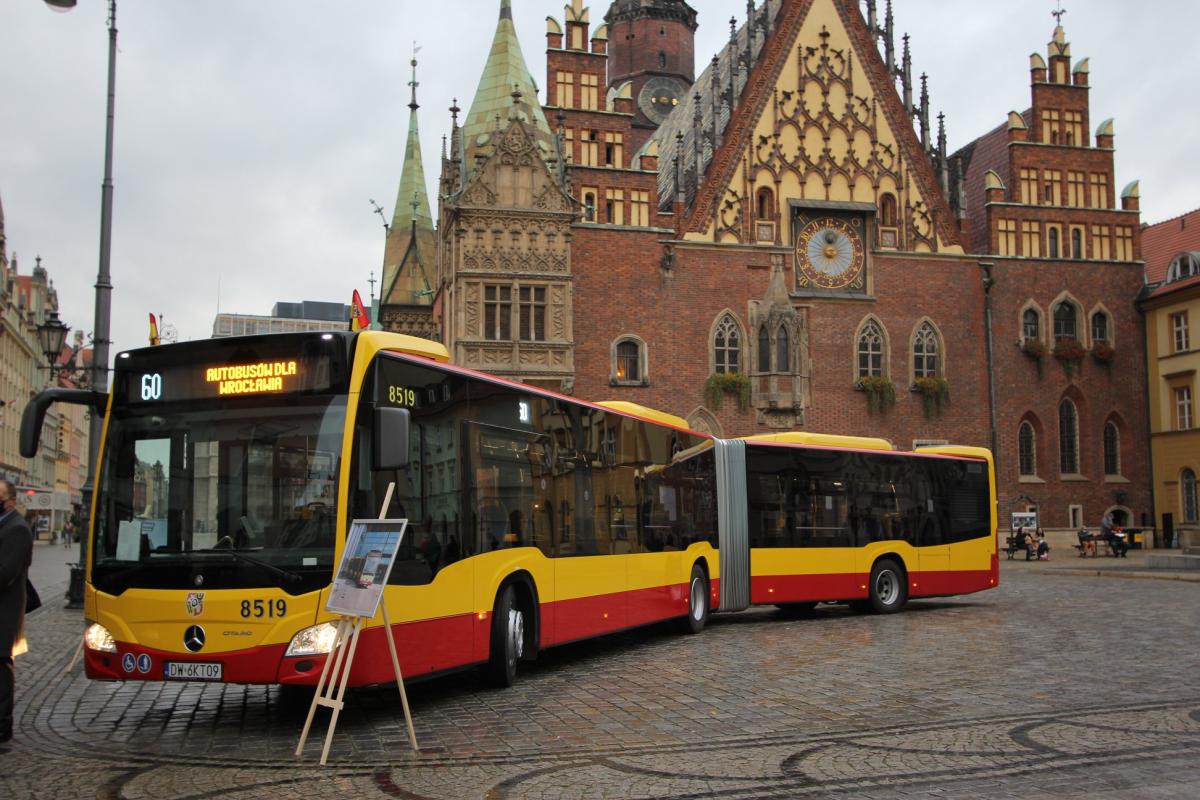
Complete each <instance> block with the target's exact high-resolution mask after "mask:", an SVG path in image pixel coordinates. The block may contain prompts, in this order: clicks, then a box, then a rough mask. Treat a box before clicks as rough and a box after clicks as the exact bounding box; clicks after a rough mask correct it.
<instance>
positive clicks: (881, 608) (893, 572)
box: [870, 558, 908, 614]
mask: <svg viewBox="0 0 1200 800" xmlns="http://www.w3.org/2000/svg"><path fill="white" fill-rule="evenodd" d="M907 600H908V581H907V580H906V579H905V576H904V572H903V570H901V569H900V566H899V565H898V564H897V563H896V562H895V561H892V560H891V559H890V558H885V559H881V560H880V561H878V562H876V564H875V566H874V567H873V568H872V569H871V586H870V602H871V609H872V610H873V611H874V612H875V613H876V614H894V613H896V612H897V611H899V610H900V609H901V608H903V607H904V603H905V601H907Z"/></svg>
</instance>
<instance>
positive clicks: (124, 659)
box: [121, 653, 137, 672]
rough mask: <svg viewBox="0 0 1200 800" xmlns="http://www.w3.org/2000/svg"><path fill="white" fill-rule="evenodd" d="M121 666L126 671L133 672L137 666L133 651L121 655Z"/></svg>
mask: <svg viewBox="0 0 1200 800" xmlns="http://www.w3.org/2000/svg"><path fill="white" fill-rule="evenodd" d="M121 667H122V668H124V670H125V671H126V672H133V671H134V670H135V669H136V668H137V658H135V657H134V655H133V653H126V654H125V655H123V656H121Z"/></svg>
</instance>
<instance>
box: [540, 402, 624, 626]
mask: <svg viewBox="0 0 1200 800" xmlns="http://www.w3.org/2000/svg"><path fill="white" fill-rule="evenodd" d="M554 405H556V406H557V410H556V411H555V412H553V413H552V415H551V417H550V418H551V419H552V420H553V422H551V424H550V425H549V426H548V428H549V430H548V434H549V436H550V437H551V439H552V442H551V443H550V448H551V451H552V452H551V456H550V458H551V461H552V463H553V467H552V468H551V470H550V474H551V479H552V481H553V485H554V493H553V499H552V500H551V503H552V504H553V507H554V509H555V511H556V513H555V514H554V530H555V537H556V540H555V545H556V547H555V558H554V587H555V591H556V595H557V599H558V602H557V603H556V609H555V612H556V613H555V634H554V635H555V641H558V642H566V641H571V640H573V639H580V638H583V637H586V636H593V635H595V634H598V633H603V632H605V631H613V630H619V629H621V628H624V627H626V626H627V625H628V624H629V623H628V621H627V611H628V608H627V604H628V599H627V597H626V592H627V590H628V585H629V583H628V575H627V573H626V561H627V559H625V558H619V557H614V556H619V555H621V552H619V550H620V549H621V547H622V545H621V544H620V541H619V540H616V539H615V538H614V529H613V527H612V525H611V524H610V520H609V519H607V518H603V517H601V514H603V513H605V512H606V511H607V510H608V509H609V508H611V507H612V506H613V505H614V504H615V502H616V500H615V497H614V495H615V492H614V490H613V488H612V487H611V486H610V484H611V480H610V475H609V471H610V470H609V467H608V465H607V464H606V460H607V459H606V457H605V456H604V454H603V443H604V436H605V435H606V434H605V432H604V419H605V414H604V412H602V411H599V410H589V409H581V408H578V407H573V406H565V405H557V404H554ZM621 502H622V503H623V502H624V501H623V500H622V501H621Z"/></svg>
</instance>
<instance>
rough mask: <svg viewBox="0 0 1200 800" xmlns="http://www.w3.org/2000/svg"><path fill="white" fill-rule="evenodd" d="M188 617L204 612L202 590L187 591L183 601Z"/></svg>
mask: <svg viewBox="0 0 1200 800" xmlns="http://www.w3.org/2000/svg"><path fill="white" fill-rule="evenodd" d="M183 602H184V607H185V608H187V613H188V616H189V617H198V616H200V615H201V614H203V613H204V592H188V596H187V599H186V600H184V601H183Z"/></svg>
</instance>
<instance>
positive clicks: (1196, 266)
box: [1167, 253, 1200, 281]
mask: <svg viewBox="0 0 1200 800" xmlns="http://www.w3.org/2000/svg"><path fill="white" fill-rule="evenodd" d="M1198 274H1200V253H1180V254H1179V255H1177V256H1175V258H1174V259H1172V260H1171V266H1169V267H1167V280H1168V281H1177V280H1181V279H1183V278H1190V277H1191V276H1193V275H1198Z"/></svg>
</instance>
